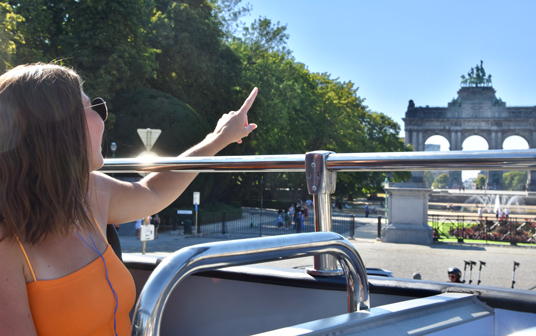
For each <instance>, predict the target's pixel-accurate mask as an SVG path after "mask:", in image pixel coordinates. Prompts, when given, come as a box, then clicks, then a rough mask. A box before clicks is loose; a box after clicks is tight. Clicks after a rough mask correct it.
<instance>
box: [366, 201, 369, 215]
mask: <svg viewBox="0 0 536 336" xmlns="http://www.w3.org/2000/svg"><path fill="white" fill-rule="evenodd" d="M368 215H369V206H368V203H367V204H366V205H365V217H368Z"/></svg>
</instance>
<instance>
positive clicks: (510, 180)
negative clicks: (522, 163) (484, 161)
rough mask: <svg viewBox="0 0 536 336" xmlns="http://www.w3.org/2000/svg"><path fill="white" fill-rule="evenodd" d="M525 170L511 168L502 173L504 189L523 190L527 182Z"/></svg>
mask: <svg viewBox="0 0 536 336" xmlns="http://www.w3.org/2000/svg"><path fill="white" fill-rule="evenodd" d="M527 176H528V175H527V171H526V170H524V171H517V170H513V171H510V172H507V173H504V174H503V180H504V188H505V189H506V190H523V189H524V187H525V185H526V184H527Z"/></svg>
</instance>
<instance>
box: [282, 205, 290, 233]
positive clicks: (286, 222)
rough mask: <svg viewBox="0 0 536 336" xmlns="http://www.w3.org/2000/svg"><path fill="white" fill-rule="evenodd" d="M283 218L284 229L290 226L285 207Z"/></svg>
mask: <svg viewBox="0 0 536 336" xmlns="http://www.w3.org/2000/svg"><path fill="white" fill-rule="evenodd" d="M283 219H284V220H285V230H288V228H289V227H290V216H289V214H288V211H287V210H286V209H285V214H284V217H283Z"/></svg>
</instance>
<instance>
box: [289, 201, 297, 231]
mask: <svg viewBox="0 0 536 336" xmlns="http://www.w3.org/2000/svg"><path fill="white" fill-rule="evenodd" d="M294 212H296V209H295V208H294V204H291V205H290V208H289V209H288V215H289V216H290V225H291V226H292V221H293V220H294Z"/></svg>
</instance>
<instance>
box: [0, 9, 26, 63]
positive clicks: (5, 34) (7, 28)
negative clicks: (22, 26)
mask: <svg viewBox="0 0 536 336" xmlns="http://www.w3.org/2000/svg"><path fill="white" fill-rule="evenodd" d="M23 20H24V19H23V18H22V16H20V15H17V14H15V13H13V8H12V7H11V6H10V5H9V4H8V3H6V2H0V73H3V72H4V71H6V70H7V69H10V68H12V67H13V63H12V55H13V54H14V53H15V50H16V47H15V41H20V40H22V36H21V35H20V34H19V33H18V30H17V24H19V22H22V21H23Z"/></svg>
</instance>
